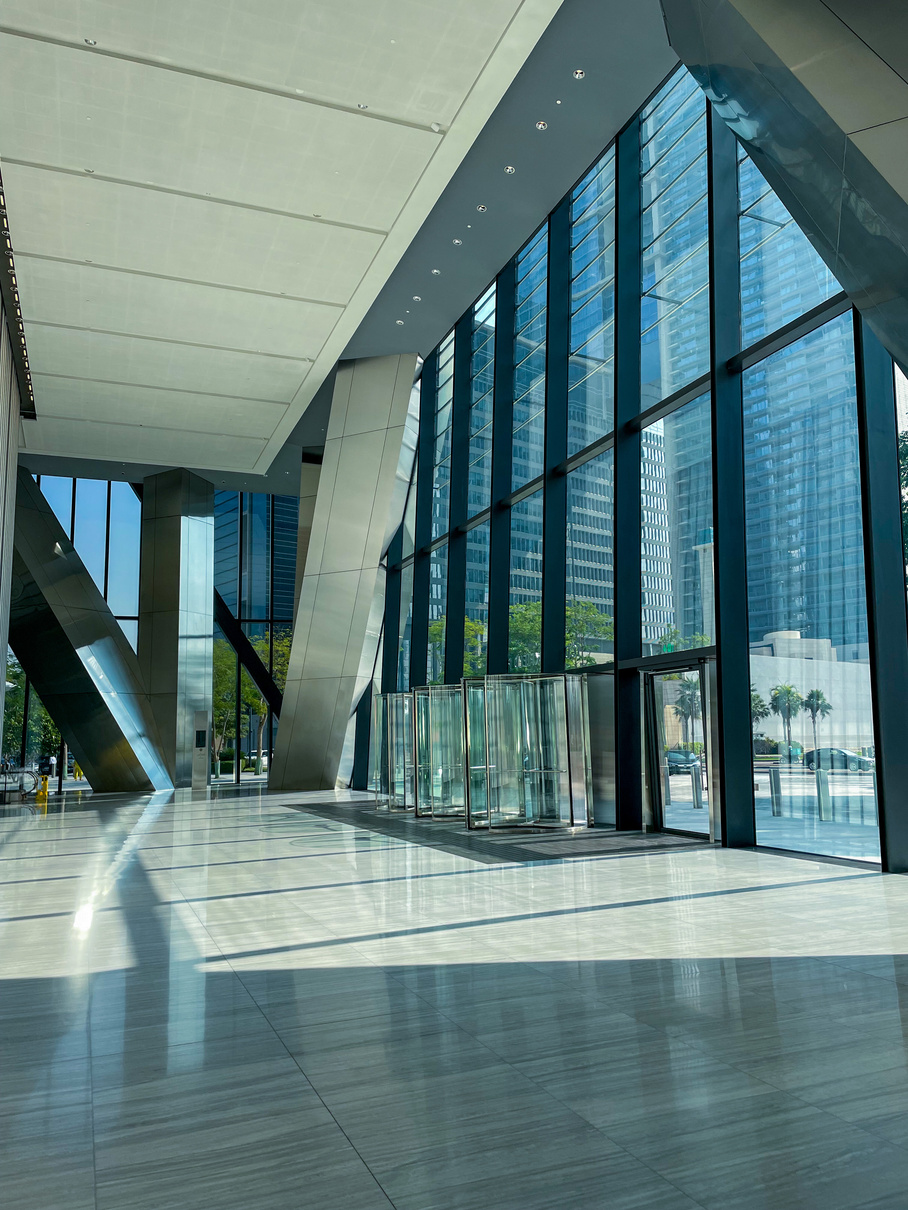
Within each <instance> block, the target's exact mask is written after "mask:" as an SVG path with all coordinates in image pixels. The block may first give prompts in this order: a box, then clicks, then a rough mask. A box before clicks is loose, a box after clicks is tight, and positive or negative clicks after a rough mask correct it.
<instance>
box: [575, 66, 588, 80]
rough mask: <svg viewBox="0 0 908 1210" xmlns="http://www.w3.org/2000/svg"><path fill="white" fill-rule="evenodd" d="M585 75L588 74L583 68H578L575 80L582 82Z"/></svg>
mask: <svg viewBox="0 0 908 1210" xmlns="http://www.w3.org/2000/svg"><path fill="white" fill-rule="evenodd" d="M585 75H586V72H585V71H584V70H583V68H582V67H578V68H577V69H576V71H575V72H574V79H575V80H582V79H583V77H584V76H585Z"/></svg>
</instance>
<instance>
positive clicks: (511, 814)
mask: <svg viewBox="0 0 908 1210" xmlns="http://www.w3.org/2000/svg"><path fill="white" fill-rule="evenodd" d="M463 692H464V720H465V735H466V766H467V826H468V827H470V828H514V827H536V828H570V827H588V826H589V825H590V823H591V803H592V779H591V770H590V761H589V750H590V745H589V736H588V713H587V696H586V678H585V677H584V676H582V675H570V674H568V675H551V676H548V675H544V674H542V675H533V676H487V677H483V678H482V679H477V680H465V681H464V682H463Z"/></svg>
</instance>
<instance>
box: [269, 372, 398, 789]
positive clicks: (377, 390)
mask: <svg viewBox="0 0 908 1210" xmlns="http://www.w3.org/2000/svg"><path fill="white" fill-rule="evenodd" d="M415 372H416V357H415V356H414V355H401V356H392V357H370V358H363V359H361V360H358V361H353V362H348V363H346V364H342V365H341V366H340V368H339V369H338V372H337V380H336V383H335V387H334V398H333V400H332V404H331V418H330V420H329V423H328V437H327V441H326V442H325V454H324V459H323V462H322V470H321V475H320V478H319V486H318V498H317V501H316V506H315V513H314V516H313V520H312V532H311V535H310V538H309V550H308V556H307V559H306V568H305V571H304V573H303V581H302V586H301V590H300V601H299V608H298V610H297V615H296V619H295V622H294V628H293V645H292V647H291V651H290V666H289V669H288V672H287V685H286V688H285V689H284V702H283V711H282V713H281V725H280V728H279V730H278V733H277V742H276V744H275V751H274V759H273V762H272V767H271V772H270V776H269V786H270V788H271V789H272V790H323V789H333V788H334V786H335V784H336V781H337V775H338V769H339V767H340V761H341V755H342V752H343V747H344V737H345V735H346V733H347V727H348V724H349V721H350V715H351V711H352V709H353V706H354V703H355V702H356V701H357V699H358V697H359V696H360V695H361V694H362V692H363V690H364V689H365V687H366V685H367V684H368V682H369V681H370V679H371V675H372V672H371V667H370V669H369V671H368V673H367V674H363V672H362V668H361V659H362V654H363V647H364V644H365V642H366V639H367V635H368V633H369V629H370V617H371V614H372V612H373V601H374V596H375V587H376V583H377V580H378V576H379V568H380V562H381V558H382V554H383V548H384V545H385V541H386V537H387V529H388V524H389V516H390V511H391V505H392V498H393V496H394V492H395V481H396V478H397V471H398V464H399V460H400V453H401V445H402V443H403V438H404V430H405V426H406V422H407V411H408V407H409V403H410V394H411V390H412V387H413V379H414V376H415ZM373 621H374V619H373Z"/></svg>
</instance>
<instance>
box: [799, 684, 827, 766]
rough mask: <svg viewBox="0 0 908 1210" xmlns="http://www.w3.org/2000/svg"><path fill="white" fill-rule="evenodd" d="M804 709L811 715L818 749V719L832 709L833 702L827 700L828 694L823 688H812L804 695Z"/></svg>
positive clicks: (814, 747)
mask: <svg viewBox="0 0 908 1210" xmlns="http://www.w3.org/2000/svg"><path fill="white" fill-rule="evenodd" d="M802 709H803V710H806V711H807V713H808V714H809V715H810V721H811V723H812V724H813V750H814V752H816V750H817V719H818V718H825V717H826V715H827V714H829V713H830V712H831V710H832V703H831V702H830V701H827V698H826V694H825V693H824V692H823V691H822V689H811V690H810V692H809V693H808V694H806V695H805V697H804V704H803V706H802Z"/></svg>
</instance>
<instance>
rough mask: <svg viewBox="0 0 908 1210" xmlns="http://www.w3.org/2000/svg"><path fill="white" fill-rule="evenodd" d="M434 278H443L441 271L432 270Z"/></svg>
mask: <svg viewBox="0 0 908 1210" xmlns="http://www.w3.org/2000/svg"><path fill="white" fill-rule="evenodd" d="M432 276H433V277H441V269H433V270H432Z"/></svg>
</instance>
